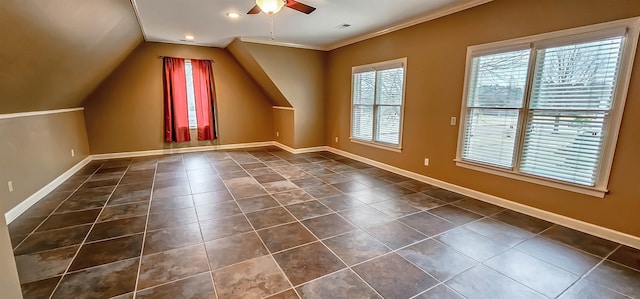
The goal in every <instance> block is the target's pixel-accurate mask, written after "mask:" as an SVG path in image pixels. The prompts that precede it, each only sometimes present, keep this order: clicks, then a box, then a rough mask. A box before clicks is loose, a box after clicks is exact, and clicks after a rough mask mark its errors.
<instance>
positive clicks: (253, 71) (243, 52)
mask: <svg viewBox="0 0 640 299" xmlns="http://www.w3.org/2000/svg"><path fill="white" fill-rule="evenodd" d="M248 44H249V43H245V42H242V41H240V40H239V39H235V40H234V41H233V42H232V43H231V44H229V46H227V50H228V51H229V53H231V55H233V57H234V58H235V59H236V60H237V61H238V63H240V65H242V67H243V68H244V69H245V70H246V71H247V72H248V73H249V75H250V76H251V78H253V80H255V82H256V83H257V84H258V86H260V88H261V89H262V91H263V92H264V93H265V94H266V95H267V97H269V100H270V101H271V103H272V104H273V105H274V106H280V107H291V103H289V101H288V100H287V98H285V96H284V95H283V94H282V92H281V91H280V90H279V89H278V87H277V86H276V85H275V83H274V82H273V80H271V78H269V75H268V74H267V73H266V72H265V70H264V69H263V68H262V67H261V66H260V64H258V62H257V61H256V59H255V58H254V57H253V55H252V54H251V52H249V49H248V46H247V45H248Z"/></svg>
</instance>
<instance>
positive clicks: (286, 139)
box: [273, 108, 295, 148]
mask: <svg viewBox="0 0 640 299" xmlns="http://www.w3.org/2000/svg"><path fill="white" fill-rule="evenodd" d="M294 116H295V111H294V110H288V109H276V108H273V129H274V130H275V132H278V133H279V134H280V136H277V134H276V133H274V134H276V137H275V140H276V141H277V142H280V143H282V144H284V145H286V146H288V147H292V148H295V124H294Z"/></svg>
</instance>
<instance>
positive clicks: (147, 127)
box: [84, 43, 274, 154]
mask: <svg viewBox="0 0 640 299" xmlns="http://www.w3.org/2000/svg"><path fill="white" fill-rule="evenodd" d="M158 56H175V57H185V58H194V59H213V60H214V61H215V63H214V64H213V75H214V81H215V86H216V95H217V109H218V110H217V115H218V131H219V139H217V140H215V141H213V142H210V141H209V142H197V141H195V142H192V143H191V144H190V143H184V144H177V143H165V142H164V136H163V128H164V124H163V113H164V112H163V111H164V110H163V96H162V59H158ZM84 104H85V108H86V110H85V113H86V116H87V131H88V134H89V143H90V145H91V152H92V153H94V154H99V153H115V152H128V151H141V150H155V149H163V148H170V147H184V146H194V145H210V144H234V143H245V142H258V141H269V140H273V136H274V133H273V132H274V131H273V114H272V111H271V110H272V109H271V103H270V102H269V100H268V99H267V98H266V97H265V96H264V94H263V93H262V92H261V91H260V89H259V88H258V87H257V86H256V84H255V83H254V81H253V80H251V78H250V77H249V76H248V74H247V73H246V72H245V71H244V70H243V69H242V67H241V66H240V65H239V64H238V63H237V62H236V60H235V59H233V57H232V56H231V55H230V54H229V53H228V52H227V51H226V50H224V49H219V48H208V47H196V46H184V45H174V44H161V43H143V44H141V45H140V46H139V47H138V48H136V49H135V50H134V51H133V52H132V53H131V55H129V57H127V58H126V59H125V61H123V63H122V64H121V65H120V66H118V68H117V69H116V70H115V71H114V72H113V73H112V74H111V75H109V77H107V79H106V80H105V81H104V82H103V83H102V84H100V86H99V87H98V88H97V89H96V90H95V91H94V92H93V93H92V94H91V95H90V96H89V97H88V98H87V99H86V100H85V103H84Z"/></svg>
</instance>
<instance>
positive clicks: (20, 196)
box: [0, 111, 89, 215]
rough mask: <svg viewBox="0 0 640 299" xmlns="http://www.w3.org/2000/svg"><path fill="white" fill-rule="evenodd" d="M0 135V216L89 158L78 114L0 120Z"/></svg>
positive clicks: (84, 133)
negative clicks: (11, 183)
mask: <svg viewBox="0 0 640 299" xmlns="http://www.w3.org/2000/svg"><path fill="white" fill-rule="evenodd" d="M0 136H2V140H0V153H2V155H0V169H2V171H0V199H2V200H1V201H0V207H1V208H2V214H3V215H4V213H6V212H7V211H9V210H10V209H12V208H14V207H15V206H16V205H18V204H19V203H21V202H22V201H23V200H25V199H26V198H27V197H29V196H30V195H31V194H33V193H35V192H36V191H38V190H40V189H41V188H42V187H44V186H46V185H47V184H48V183H50V182H51V181H53V180H54V179H55V178H57V177H58V176H60V175H61V174H62V173H64V172H65V171H67V170H68V169H69V168H71V167H73V166H74V165H75V164H77V163H78V162H80V161H82V160H83V159H84V158H86V157H87V156H88V155H89V145H88V142H87V133H86V130H85V126H84V115H83V112H82V111H73V112H65V113H55V114H46V115H38V116H28V117H19V118H8V119H0ZM72 149H73V150H75V157H71V150H72ZM8 181H12V182H13V188H14V190H13V192H11V193H10V192H9V190H8V188H7V182H8Z"/></svg>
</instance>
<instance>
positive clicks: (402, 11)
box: [0, 0, 491, 114]
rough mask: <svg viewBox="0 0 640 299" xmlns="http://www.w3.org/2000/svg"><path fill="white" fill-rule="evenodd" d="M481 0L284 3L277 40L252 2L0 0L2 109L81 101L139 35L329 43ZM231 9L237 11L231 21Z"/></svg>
mask: <svg viewBox="0 0 640 299" xmlns="http://www.w3.org/2000/svg"><path fill="white" fill-rule="evenodd" d="M488 1H491V0H428V1H427V0H403V1H370V0H349V1H341V0H302V2H304V3H306V4H309V5H312V6H315V7H316V8H317V10H316V11H315V12H313V13H312V14H310V15H306V14H303V13H300V12H297V11H294V10H292V9H288V8H284V9H283V10H282V11H281V12H279V13H278V14H276V15H275V16H274V25H275V27H274V28H275V36H276V40H275V41H274V40H271V38H270V33H269V18H268V17H267V16H266V15H265V14H264V13H260V14H258V15H246V14H245V12H246V11H247V10H249V9H250V8H251V7H253V5H254V3H255V1H254V0H188V1H176V0H91V1H83V0H55V1H49V0H3V1H0V26H1V28H2V30H1V31H0V42H1V43H2V46H1V47H0V114H1V113H15V112H26V111H39V110H51V109H62V108H71V107H78V106H80V105H81V104H82V101H83V100H84V99H85V98H86V96H87V95H89V94H90V93H91V92H92V91H93V90H94V89H95V88H96V87H97V86H98V85H99V84H100V82H101V81H102V80H104V78H106V77H107V75H109V74H110V73H111V72H112V71H113V70H114V69H115V68H116V67H117V66H118V64H120V63H121V62H122V61H123V60H124V58H125V57H127V55H129V53H131V51H133V49H134V48H136V46H138V45H139V44H140V43H141V42H143V40H144V39H146V40H147V41H160V42H169V43H184V42H181V41H179V40H180V39H184V36H185V35H186V34H191V35H194V36H195V41H194V42H193V44H198V45H205V46H215V47H226V46H227V45H228V44H229V43H230V42H231V41H232V40H233V39H234V38H236V37H240V38H241V40H245V41H253V42H256V41H258V42H265V43H276V44H280V45H293V46H302V47H307V48H313V49H322V50H328V49H333V48H336V47H339V46H341V45H345V44H348V43H352V42H355V41H358V40H362V39H365V38H368V37H372V36H376V35H379V34H383V33H385V32H387V31H389V30H395V29H399V28H404V27H406V26H409V25H412V24H415V23H418V22H422V21H426V20H428V19H431V18H435V17H438V16H442V15H445V14H448V13H453V12H455V11H459V10H462V9H465V8H469V7H472V6H475V5H479V4H482V3H485V2H488ZM231 11H235V12H238V13H240V17H239V18H238V19H234V20H231V19H229V18H228V17H227V16H226V15H225V14H226V13H227V12H231ZM340 24H349V25H351V26H350V27H348V28H346V29H338V28H336V26H338V25H340ZM390 28H391V29H390ZM272 100H273V99H272ZM276 102H277V101H276ZM283 105H284V104H283Z"/></svg>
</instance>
